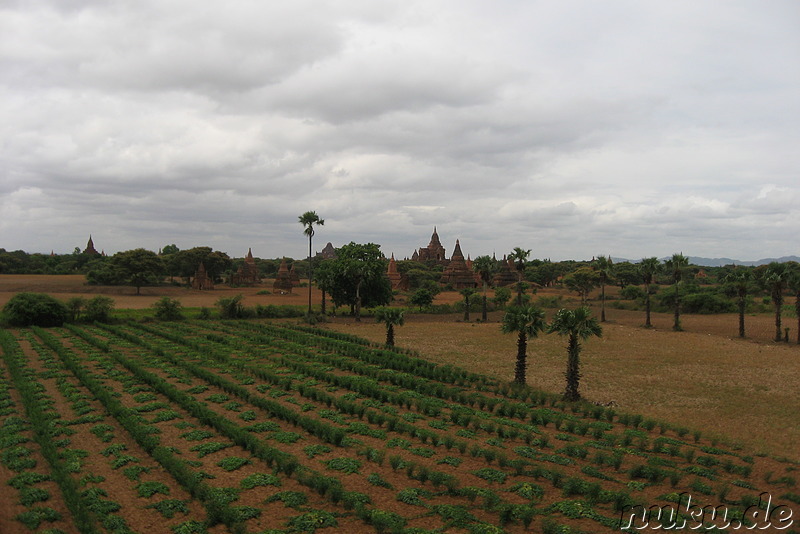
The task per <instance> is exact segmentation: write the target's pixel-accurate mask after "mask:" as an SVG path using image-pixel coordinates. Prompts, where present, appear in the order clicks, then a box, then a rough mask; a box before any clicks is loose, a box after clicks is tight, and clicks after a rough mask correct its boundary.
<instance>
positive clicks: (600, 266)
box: [592, 256, 614, 323]
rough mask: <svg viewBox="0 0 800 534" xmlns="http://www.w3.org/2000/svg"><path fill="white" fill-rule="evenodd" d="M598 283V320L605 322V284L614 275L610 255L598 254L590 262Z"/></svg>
mask: <svg viewBox="0 0 800 534" xmlns="http://www.w3.org/2000/svg"><path fill="white" fill-rule="evenodd" d="M592 268H593V269H594V270H595V272H597V276H598V282H599V283H600V322H601V323H604V322H606V284H607V283H608V281H609V280H611V279H612V278H613V277H614V262H612V261H611V256H600V257H599V258H597V259H596V260H594V262H592Z"/></svg>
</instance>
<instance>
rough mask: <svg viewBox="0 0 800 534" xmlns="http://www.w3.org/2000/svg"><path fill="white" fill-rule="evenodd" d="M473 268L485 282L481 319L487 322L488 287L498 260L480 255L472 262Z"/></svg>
mask: <svg viewBox="0 0 800 534" xmlns="http://www.w3.org/2000/svg"><path fill="white" fill-rule="evenodd" d="M472 269H473V270H474V271H475V272H476V273H478V276H480V277H481V281H482V282H483V308H482V309H481V320H482V321H483V322H484V323H485V322H486V289H487V288H488V287H489V282H491V281H492V275H493V274H494V272H495V269H497V262H496V261H495V260H493V259H492V257H491V256H478V257H477V258H475V261H473V262H472Z"/></svg>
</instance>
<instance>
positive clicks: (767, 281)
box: [761, 262, 789, 341]
mask: <svg viewBox="0 0 800 534" xmlns="http://www.w3.org/2000/svg"><path fill="white" fill-rule="evenodd" d="M788 279H789V272H788V270H787V268H786V264H784V263H778V262H772V263H770V264H769V265H768V266H767V268H766V269H765V270H764V271H763V276H762V278H761V283H762V284H763V286H764V288H765V289H766V290H767V291H769V294H770V298H771V299H772V304H773V305H774V306H775V341H781V340H782V339H783V336H782V334H781V309H782V308H783V292H784V291H786V286H787V282H788V281H789V280H788Z"/></svg>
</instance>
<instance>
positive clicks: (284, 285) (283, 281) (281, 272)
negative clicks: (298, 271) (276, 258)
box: [272, 258, 292, 294]
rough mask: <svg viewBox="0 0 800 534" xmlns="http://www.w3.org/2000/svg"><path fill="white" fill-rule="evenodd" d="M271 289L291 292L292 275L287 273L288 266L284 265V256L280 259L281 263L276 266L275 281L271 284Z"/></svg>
mask: <svg viewBox="0 0 800 534" xmlns="http://www.w3.org/2000/svg"><path fill="white" fill-rule="evenodd" d="M272 290H273V291H277V292H280V293H282V294H283V293H291V292H292V275H291V274H290V273H289V268H288V267H287V266H286V258H283V259H282V260H281V265H280V267H278V274H277V275H276V276H275V283H274V284H272Z"/></svg>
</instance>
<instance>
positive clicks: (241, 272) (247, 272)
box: [231, 248, 261, 286]
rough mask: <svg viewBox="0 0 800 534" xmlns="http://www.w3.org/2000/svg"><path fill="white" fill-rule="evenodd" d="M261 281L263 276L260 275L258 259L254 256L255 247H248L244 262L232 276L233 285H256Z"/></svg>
mask: <svg viewBox="0 0 800 534" xmlns="http://www.w3.org/2000/svg"><path fill="white" fill-rule="evenodd" d="M259 282H261V277H260V276H259V275H258V266H257V265H256V260H255V258H253V249H252V248H250V249H247V256H245V258H244V263H242V264H241V265H240V266H239V269H237V271H236V272H235V273H233V275H232V276H231V285H232V286H254V285H256V284H258V283H259Z"/></svg>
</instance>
